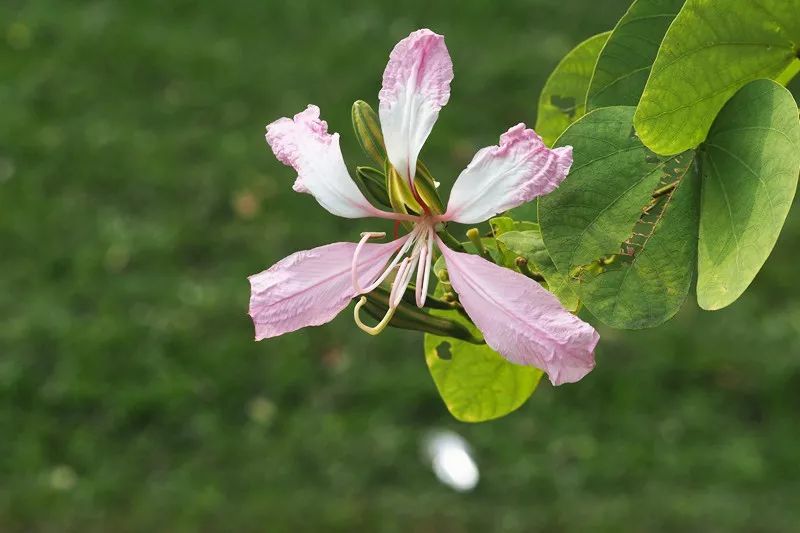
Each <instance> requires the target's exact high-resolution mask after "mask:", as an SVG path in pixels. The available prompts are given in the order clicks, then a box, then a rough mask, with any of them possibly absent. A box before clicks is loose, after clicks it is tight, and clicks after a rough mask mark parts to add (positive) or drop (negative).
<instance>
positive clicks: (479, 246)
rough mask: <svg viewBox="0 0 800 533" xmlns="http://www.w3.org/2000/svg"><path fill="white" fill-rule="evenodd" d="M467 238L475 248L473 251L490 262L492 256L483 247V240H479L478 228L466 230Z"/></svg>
mask: <svg viewBox="0 0 800 533" xmlns="http://www.w3.org/2000/svg"><path fill="white" fill-rule="evenodd" d="M467 238H468V239H469V241H470V242H471V243H472V245H473V246H475V249H476V250H477V251H478V253H479V254H480V255H481V256H482V257H483V258H484V259H488V260H489V261H491V260H492V256H491V254H490V253H489V251H488V250H487V249H486V248H485V247H484V246H483V240H482V239H481V232H480V231H478V228H470V229H468V230H467Z"/></svg>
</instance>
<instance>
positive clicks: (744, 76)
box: [635, 0, 800, 155]
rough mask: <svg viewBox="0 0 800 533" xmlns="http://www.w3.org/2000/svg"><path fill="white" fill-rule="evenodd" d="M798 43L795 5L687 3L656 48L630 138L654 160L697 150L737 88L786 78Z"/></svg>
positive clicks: (789, 1)
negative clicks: (637, 138)
mask: <svg viewBox="0 0 800 533" xmlns="http://www.w3.org/2000/svg"><path fill="white" fill-rule="evenodd" d="M798 43H800V0H747V1H742V0H716V1H714V2H711V1H708V0H687V2H686V5H685V6H684V7H683V9H681V11H680V13H679V14H678V16H677V17H676V18H675V20H674V21H673V23H672V25H671V26H670V27H669V30H667V33H666V35H665V37H664V40H663V42H662V43H661V48H660V49H659V51H658V56H657V57H656V60H655V63H654V64H653V69H652V73H651V74H650V78H649V79H648V80H647V85H646V86H645V89H644V93H643V94H642V99H641V101H640V102H639V106H638V108H637V110H636V117H635V125H636V131H637V132H638V134H639V136H640V137H641V139H642V141H643V142H644V144H646V145H647V146H648V147H650V148H651V149H652V150H654V151H656V152H658V153H659V154H667V155H670V154H677V153H680V152H683V151H684V150H686V149H689V148H693V147H695V146H697V145H698V144H700V143H701V142H702V141H703V140H705V138H706V135H707V133H708V130H709V128H710V127H711V124H712V122H713V121H714V118H715V117H716V115H717V113H718V112H719V110H720V109H721V108H722V106H723V105H724V104H725V102H726V101H728V99H729V98H730V97H731V96H732V95H733V94H734V93H735V92H736V91H737V90H738V89H739V88H741V87H742V86H743V85H745V84H746V83H747V82H749V81H752V80H755V79H758V78H777V77H779V76H781V75H782V74H783V73H784V72H785V71H786V69H787V68H788V67H789V66H790V64H791V63H792V62H793V61H794V60H795V58H796V57H797V54H798Z"/></svg>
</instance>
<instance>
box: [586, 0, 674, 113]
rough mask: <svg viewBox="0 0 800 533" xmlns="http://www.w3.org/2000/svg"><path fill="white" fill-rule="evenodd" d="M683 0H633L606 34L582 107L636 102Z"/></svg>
mask: <svg viewBox="0 0 800 533" xmlns="http://www.w3.org/2000/svg"><path fill="white" fill-rule="evenodd" d="M683 1H684V0H636V1H635V2H634V3H633V4H632V5H631V7H630V8H629V9H628V12H627V13H625V15H624V16H623V17H622V18H621V19H620V21H619V22H618V23H617V25H616V27H615V28H614V30H613V31H612V32H611V35H610V36H609V38H608V41H607V42H606V44H605V46H603V50H602V51H601V52H600V56H599V57H598V58H597V66H596V67H595V69H594V75H593V76H592V81H591V83H590V85H589V92H588V94H587V96H586V109H587V111H591V110H592V109H597V108H599V107H608V106H615V105H633V106H635V105H636V104H638V103H639V97H640V96H641V95H642V91H643V90H644V85H645V83H646V82H647V77H648V76H649V75H650V67H651V66H652V65H653V61H654V60H655V58H656V54H657V53H658V47H659V45H660V44H661V39H663V38H664V33H666V31H667V28H668V27H669V25H670V23H671V22H672V20H673V19H674V18H675V15H677V14H678V11H680V9H681V6H682V5H683Z"/></svg>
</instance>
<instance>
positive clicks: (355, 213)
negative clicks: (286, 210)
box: [266, 105, 386, 218]
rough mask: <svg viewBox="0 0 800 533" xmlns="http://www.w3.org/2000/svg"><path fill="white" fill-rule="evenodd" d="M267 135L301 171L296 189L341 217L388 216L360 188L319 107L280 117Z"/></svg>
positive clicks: (279, 153) (277, 152) (275, 149)
mask: <svg viewBox="0 0 800 533" xmlns="http://www.w3.org/2000/svg"><path fill="white" fill-rule="evenodd" d="M266 137H267V143H268V144H269V146H270V147H271V148H272V151H273V152H274V153H275V157H277V158H278V160H279V161H280V162H281V163H283V164H284V165H287V166H290V167H292V168H294V169H295V170H296V171H297V180H295V182H294V187H293V188H294V190H295V191H297V192H305V193H309V194H312V195H313V196H314V198H316V199H317V201H318V202H319V203H320V205H321V206H322V207H324V208H325V209H327V210H328V211H330V212H331V213H333V214H334V215H339V216H340V217H345V218H361V217H370V216H382V217H385V216H386V214H385V213H382V212H380V211H379V210H378V209H376V208H375V207H373V206H372V205H371V204H370V203H369V202H368V201H367V199H366V198H365V197H364V195H363V194H361V191H359V190H358V187H357V186H356V184H355V182H353V180H352V178H351V177H350V174H349V173H348V172H347V167H346V166H345V163H344V159H343V158H342V151H341V149H340V148H339V134H338V133H333V134H330V133H328V124H327V123H326V122H325V121H324V120H320V118H319V108H318V107H317V106H314V105H310V106H308V108H306V110H305V111H302V112H300V113H298V114H296V115H295V116H294V118H285V117H284V118H281V119H278V120H276V121H275V122H273V123H272V124H270V125H269V126H267V135H266Z"/></svg>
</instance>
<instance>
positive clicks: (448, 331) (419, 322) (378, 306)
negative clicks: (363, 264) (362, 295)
mask: <svg viewBox="0 0 800 533" xmlns="http://www.w3.org/2000/svg"><path fill="white" fill-rule="evenodd" d="M366 296H367V303H366V304H365V305H364V310H365V311H366V312H367V313H368V314H369V315H370V316H372V317H373V318H374V319H376V320H380V319H382V318H383V316H384V315H385V314H386V312H387V311H388V310H389V291H387V290H386V289H384V288H382V287H378V288H377V289H375V290H374V291H372V292H371V293H369V294H367V295H366ZM389 325H390V326H392V327H395V328H400V329H410V330H415V331H422V332H425V333H431V334H433V335H437V336H439V337H452V338H454V339H459V340H462V341H465V342H468V343H471V344H483V343H484V340H483V339H482V338H481V337H479V336H477V335H475V334H473V333H472V332H471V331H470V330H469V329H468V328H467V327H465V326H464V325H463V324H460V323H458V322H454V321H453V320H449V319H447V318H441V317H436V316H433V315H430V314H428V313H426V312H424V311H422V310H421V309H419V308H418V307H416V305H411V304H408V303H407V302H405V301H404V300H401V301H400V305H398V306H397V310H396V311H395V313H394V316H393V317H392V319H391V320H390V321H389Z"/></svg>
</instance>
